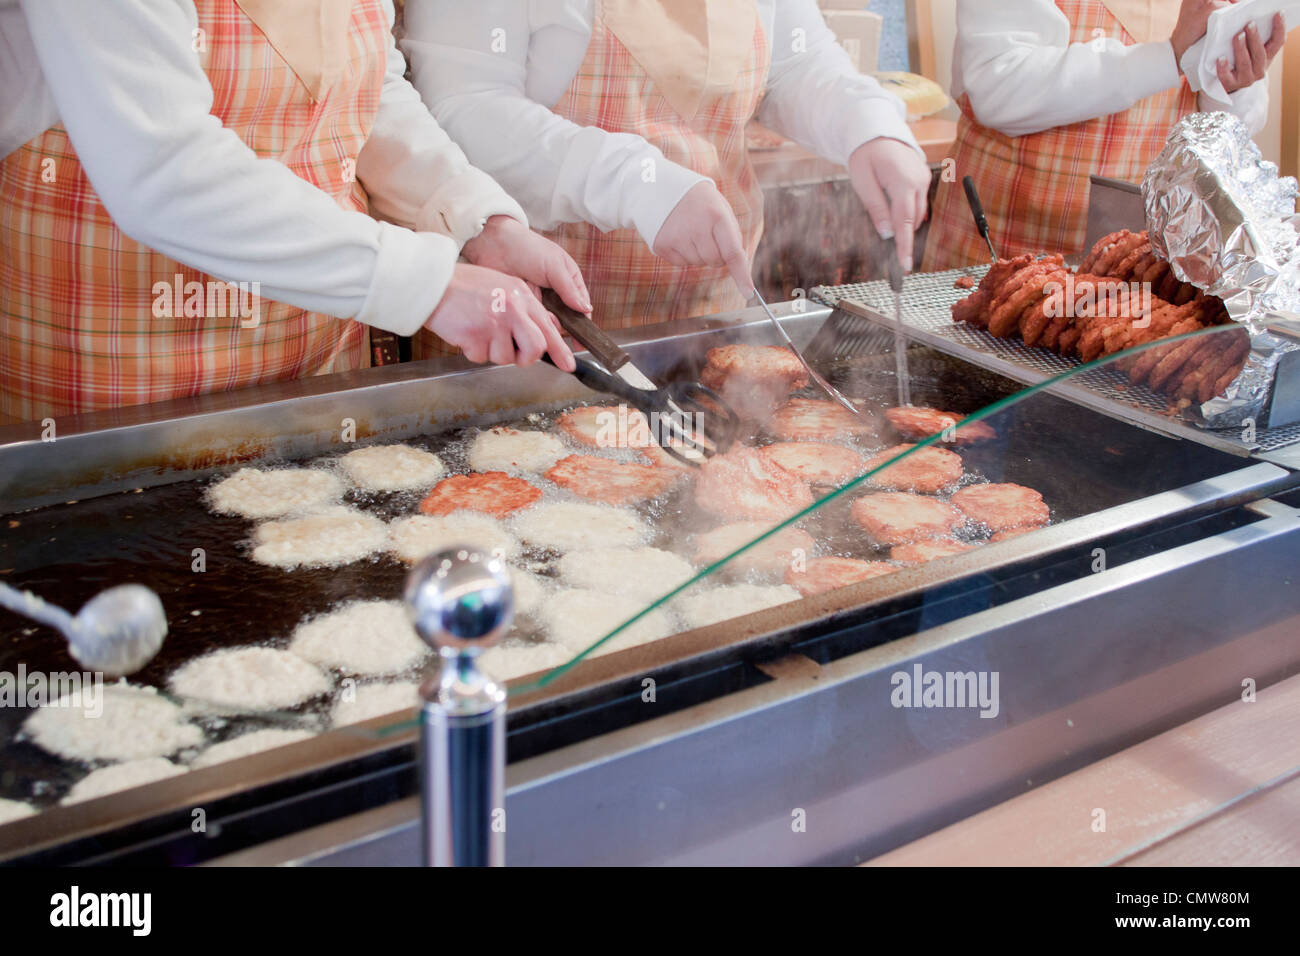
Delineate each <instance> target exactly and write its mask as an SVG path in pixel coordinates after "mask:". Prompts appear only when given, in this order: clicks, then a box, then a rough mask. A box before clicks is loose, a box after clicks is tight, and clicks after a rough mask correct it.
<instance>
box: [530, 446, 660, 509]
mask: <svg viewBox="0 0 1300 956" xmlns="http://www.w3.org/2000/svg"><path fill="white" fill-rule="evenodd" d="M546 477H547V478H548V479H550V480H551V481H553V482H555V483H556V484H557V485H559V486H560V487H561V488H568V489H569V490H570V491H572V492H573V493H574V494H577V495H581V496H582V497H584V498H590V499H591V500H592V501H603V502H605V503H606V504H611V505H626V504H633V503H635V502H640V501H650V500H652V499H654V498H658V497H659V496H660V495H662V494H663V493H664V492H665V491H667V490H668V489H669V488H671V487H672V486H673V483H674V482H675V481H676V480H677V478H678V477H679V476H678V475H677V474H676V473H675V472H673V471H672V469H669V468H656V467H655V466H654V465H641V464H637V463H636V462H630V461H615V460H613V459H612V458H597V457H596V456H594V455H570V456H569V457H568V458H562V459H560V461H559V462H557V463H556V465H555V467H554V468H552V469H551V470H550V471H548V472H547V473H546Z"/></svg>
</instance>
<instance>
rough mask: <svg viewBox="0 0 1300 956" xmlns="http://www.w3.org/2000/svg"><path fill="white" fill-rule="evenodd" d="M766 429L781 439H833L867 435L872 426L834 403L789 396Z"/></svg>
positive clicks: (872, 430) (871, 430)
mask: <svg viewBox="0 0 1300 956" xmlns="http://www.w3.org/2000/svg"><path fill="white" fill-rule="evenodd" d="M766 430H767V433H768V434H769V435H771V436H772V437H773V438H780V439H781V440H783V441H835V440H843V439H846V438H862V437H870V436H871V435H873V434H874V432H875V429H874V428H872V426H871V423H870V422H868V421H867V420H866V419H864V418H862V417H861V416H858V415H854V414H853V413H852V412H850V411H849V410H848V409H847V408H845V407H844V406H842V405H839V404H837V403H836V402H825V401H820V400H818V399H812V398H792V399H790V401H788V402H786V403H785V404H784V405H782V406H781V407H780V408H779V409H777V411H776V414H775V415H773V416H772V418H771V419H770V420H769V421H768V423H767V425H766Z"/></svg>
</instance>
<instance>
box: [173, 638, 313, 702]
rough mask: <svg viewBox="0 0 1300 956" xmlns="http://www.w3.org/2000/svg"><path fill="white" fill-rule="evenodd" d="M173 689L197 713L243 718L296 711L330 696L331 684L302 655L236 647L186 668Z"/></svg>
mask: <svg viewBox="0 0 1300 956" xmlns="http://www.w3.org/2000/svg"><path fill="white" fill-rule="evenodd" d="M168 685H169V686H170V687H171V691H172V693H173V694H175V695H176V696H177V697H184V698H188V699H187V701H186V706H187V708H189V709H191V710H195V711H198V712H203V713H227V712H234V713H243V712H246V711H255V710H281V709H285V708H289V707H296V706H298V705H299V704H301V703H302V702H303V701H305V700H310V699H311V698H313V697H318V696H320V695H321V694H324V693H325V692H326V691H328V690H329V689H330V679H329V678H328V677H326V676H325V674H324V673H323V672H321V671H320V670H318V669H317V668H316V667H315V666H314V665H312V664H309V663H307V661H305V660H303V659H302V658H301V657H299V656H298V655H297V654H290V653H289V652H288V651H277V650H275V649H273V648H270V647H235V648H229V649H227V650H221V651H213V652H212V653H211V654H205V655H204V656H202V657H196V658H194V659H193V660H191V661H189V662H188V663H185V664H183V665H181V667H180V669H179V670H177V671H176V672H175V673H173V674H172V676H171V678H170V679H169V680H168Z"/></svg>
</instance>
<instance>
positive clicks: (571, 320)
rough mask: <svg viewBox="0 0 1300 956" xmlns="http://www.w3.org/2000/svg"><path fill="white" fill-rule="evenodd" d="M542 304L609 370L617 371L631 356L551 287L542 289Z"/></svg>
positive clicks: (565, 329)
mask: <svg viewBox="0 0 1300 956" xmlns="http://www.w3.org/2000/svg"><path fill="white" fill-rule="evenodd" d="M542 305H544V306H546V308H547V310H548V311H549V312H551V313H552V314H553V315H554V316H555V317H556V318H557V319H559V320H560V325H561V326H562V327H563V328H564V331H566V332H568V333H569V334H570V335H572V336H573V337H574V338H575V339H577V340H578V342H580V343H581V344H582V347H583V348H585V349H586V350H587V351H589V352H590V353H591V354H592V355H594V356H596V358H597V360H599V362H600V364H601V365H603V366H605V368H606V369H607V370H609V371H611V372H617V371H618V370H619V369H621V368H622V367H623V366H624V365H626V364H627V363H628V362H629V361H631V356H629V355H628V354H627V353H626V352H624V351H623V349H622V347H620V346H619V344H618V343H617V342H615V341H614V340H613V339H612V338H610V337H609V335H608V334H607V333H606V332H605V330H604V329H602V328H601V327H600V326H598V325H597V324H596V323H595V322H593V321H591V319H589V318H588V317H587V316H585V315H583V314H582V313H581V312H578V311H576V310H575V309H571V308H569V307H568V306H567V305H565V304H564V300H563V299H561V298H560V297H559V295H557V294H556V293H555V291H554V290H552V289H543V290H542Z"/></svg>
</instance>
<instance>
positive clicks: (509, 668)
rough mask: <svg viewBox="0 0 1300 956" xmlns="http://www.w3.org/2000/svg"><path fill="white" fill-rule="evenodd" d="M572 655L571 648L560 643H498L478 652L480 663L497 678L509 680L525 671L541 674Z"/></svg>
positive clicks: (485, 670)
mask: <svg viewBox="0 0 1300 956" xmlns="http://www.w3.org/2000/svg"><path fill="white" fill-rule="evenodd" d="M572 659H573V654H572V652H570V651H568V650H566V649H565V648H564V647H562V646H561V645H559V644H552V643H551V642H549V641H543V642H539V643H534V644H524V643H518V644H499V645H497V646H496V647H489V648H488V649H487V650H486V651H484V652H483V653H482V654H480V655H479V659H478V666H479V667H481V668H482V669H483V671H484V672H485V673H487V674H491V675H492V677H493V679H494V680H497V681H509V680H514V679H515V678H516V677H523V676H524V675H525V674H540V673H542V672H543V671H549V670H551V669H552V668H555V667H559V666H560V665H561V664H565V663H568V661H570V660H572Z"/></svg>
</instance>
